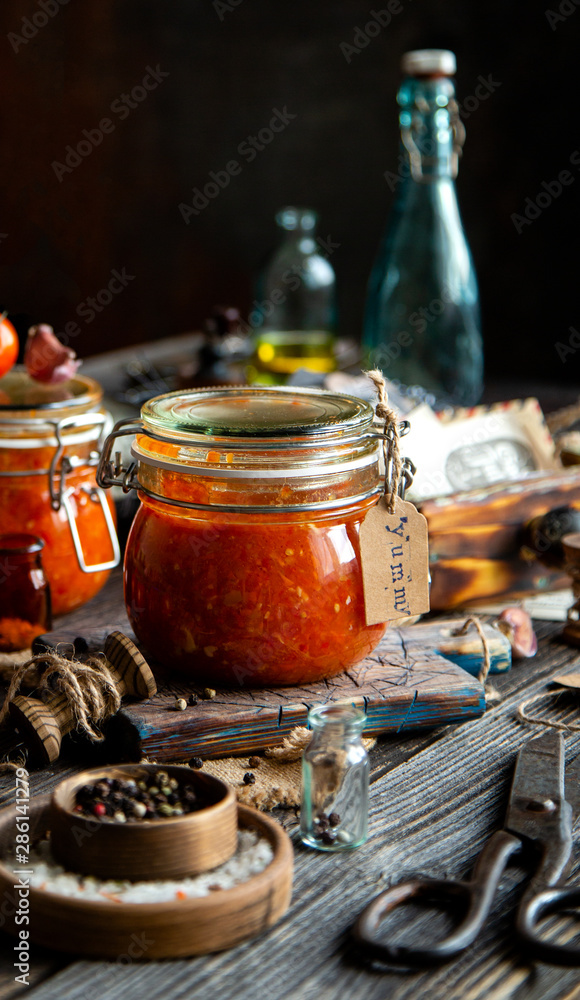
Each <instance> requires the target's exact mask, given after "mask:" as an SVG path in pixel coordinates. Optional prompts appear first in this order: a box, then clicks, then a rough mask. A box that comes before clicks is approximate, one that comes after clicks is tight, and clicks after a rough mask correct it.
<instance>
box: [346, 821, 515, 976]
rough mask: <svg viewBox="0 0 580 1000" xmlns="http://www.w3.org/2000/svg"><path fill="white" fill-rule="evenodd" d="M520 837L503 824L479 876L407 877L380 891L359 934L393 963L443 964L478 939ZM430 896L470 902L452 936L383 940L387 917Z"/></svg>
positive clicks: (371, 950) (372, 952) (373, 953)
mask: <svg viewBox="0 0 580 1000" xmlns="http://www.w3.org/2000/svg"><path fill="white" fill-rule="evenodd" d="M521 847H522V841H521V840H520V838H519V837H514V836H513V834H511V833H507V832H506V831H505V830H498V832H497V833H494V834H493V836H492V837H491V838H490V839H489V840H488V841H487V843H486V845H485V847H484V848H483V850H482V852H481V854H480V855H479V858H478V860H477V864H476V866H475V868H474V871H473V876H472V878H471V879H470V880H469V881H465V882H461V881H454V880H451V879H449V880H447V879H421V880H415V881H410V882H403V883H401V884H400V885H395V886H393V887H392V888H391V889H387V890H386V891H385V892H382V893H381V894H380V895H379V896H377V897H376V899H374V900H373V901H372V902H371V903H370V904H369V905H368V906H367V907H366V908H365V909H364V910H363V912H362V913H361V915H360V917H359V918H358V920H357V922H356V924H355V926H354V928H353V932H352V933H353V936H354V938H355V940H356V941H357V942H358V944H359V945H361V947H362V948H363V949H364V951H365V952H366V953H367V954H368V955H369V956H370V957H371V958H375V959H378V960H379V961H381V962H385V963H386V964H388V965H398V966H410V967H412V968H413V967H415V966H418V967H422V966H428V965H437V964H439V963H440V962H447V961H449V959H451V958H455V956H456V955H458V954H459V953H460V952H462V951H464V950H465V949H466V948H468V947H469V945H470V944H473V942H474V941H475V939H476V937H477V935H478V934H479V931H480V930H481V928H482V926H483V924H484V923H485V921H486V919H487V916H488V913H489V911H490V909H491V906H492V903H493V898H494V896H495V893H496V890H497V887H498V884H499V881H500V879H501V876H502V874H503V872H504V870H505V868H506V865H507V863H508V861H509V860H510V858H511V857H512V855H513V854H515V853H516V852H518V851H519V850H521ZM417 899H424V900H429V901H431V902H434V903H436V904H437V903H438V904H444V903H451V904H452V905H454V906H455V907H457V905H458V903H461V902H463V903H464V904H465V916H464V917H463V919H462V920H461V922H460V923H459V924H458V926H457V927H456V928H455V929H454V930H453V931H451V933H450V934H448V935H447V937H445V938H443V940H441V941H438V942H437V943H436V944H432V945H430V946H429V947H425V948H415V947H413V946H408V945H403V944H400V945H399V944H389V943H388V942H383V941H380V940H379V937H378V930H379V925H380V922H381V920H382V919H383V918H384V917H385V916H386V915H387V914H388V913H391V912H392V911H393V910H394V909H395V908H396V907H398V906H400V905H401V904H402V903H406V902H409V901H413V900H417Z"/></svg>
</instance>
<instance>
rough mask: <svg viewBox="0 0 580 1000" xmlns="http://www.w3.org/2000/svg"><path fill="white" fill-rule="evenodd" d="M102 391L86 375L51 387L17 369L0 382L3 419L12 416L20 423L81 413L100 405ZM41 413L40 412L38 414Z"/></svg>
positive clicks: (1, 416) (0, 412)
mask: <svg viewBox="0 0 580 1000" xmlns="http://www.w3.org/2000/svg"><path fill="white" fill-rule="evenodd" d="M102 395H103V393H102V389H101V387H100V385H99V383H98V382H95V380H94V379H92V378H89V377H88V376H87V375H79V374H76V375H73V377H72V378H71V379H69V380H68V382H59V383H58V385H50V384H48V383H46V382H38V381H37V380H36V379H33V378H31V377H30V375H29V374H28V372H27V371H26V369H25V368H24V366H23V365H16V366H15V367H14V368H12V369H11V370H10V371H9V372H8V373H7V374H6V375H4V377H3V378H0V418H1V419H6V418H8V417H9V416H10V415H11V414H12V413H14V416H15V417H17V418H18V419H19V420H22V419H26V418H29V419H33V418H35V417H42V416H43V414H46V416H47V418H48V419H50V420H52V419H54V417H55V415H56V414H57V413H58V415H61V416H62V415H64V414H65V413H67V414H69V413H79V412H84V411H85V410H88V409H91V408H92V407H94V406H96V405H97V404H99V403H100V402H101V398H102ZM38 411H40V412H38Z"/></svg>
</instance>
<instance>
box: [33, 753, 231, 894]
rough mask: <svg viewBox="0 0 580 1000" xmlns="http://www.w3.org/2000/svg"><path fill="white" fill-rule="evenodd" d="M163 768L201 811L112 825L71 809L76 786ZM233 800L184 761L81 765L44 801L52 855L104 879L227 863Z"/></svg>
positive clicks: (191, 871) (172, 874)
mask: <svg viewBox="0 0 580 1000" xmlns="http://www.w3.org/2000/svg"><path fill="white" fill-rule="evenodd" d="M161 770H162V771H165V773H166V774H167V775H169V777H170V778H175V779H176V780H177V781H178V782H179V784H180V785H181V786H183V785H192V786H193V788H194V791H195V793H196V795H198V796H199V798H200V799H202V800H203V801H205V802H207V806H206V808H205V809H200V810H199V811H197V812H192V813H186V814H185V815H184V816H175V817H173V818H167V819H153V820H138V821H137V822H132V823H116V822H115V821H113V820H100V819H95V818H94V817H92V816H84V815H82V814H80V813H75V812H73V811H72V810H73V807H74V805H75V797H76V793H77V791H78V789H79V788H81V787H82V786H83V785H88V784H90V785H92V784H95V783H96V782H97V781H100V780H101V779H102V778H118V779H121V780H123V781H126V780H127V779H128V778H133V779H134V780H135V781H139V780H140V779H142V778H144V777H146V776H149V775H150V774H153V773H157V772H159V771H161ZM237 815H238V814H237V800H236V796H235V793H234V791H233V789H232V788H230V786H229V785H226V783H225V782H224V781H221V780H220V779H219V778H215V777H213V776H212V775H210V774H204V773H203V772H200V771H192V770H191V768H189V767H179V766H168V767H160V766H159V765H157V764H123V765H119V766H116V767H101V768H94V769H92V770H90V771H82V772H81V773H80V774H75V775H74V776H73V777H72V778H67V779H65V781H62V782H61V783H60V784H59V785H58V787H57V788H56V790H55V792H54V794H53V796H52V800H51V805H50V829H51V831H52V833H51V843H52V853H53V856H54V858H55V860H56V861H58V862H59V863H60V864H62V865H63V866H64V867H65V868H66V869H68V870H69V871H75V872H80V873H81V874H83V875H95V876H96V877H97V878H103V879H109V878H111V879H119V880H123V879H129V880H130V881H132V882H141V881H146V880H150V879H178V878H187V876H188V875H197V874H199V872H204V871H209V870H210V869H211V868H216V867H217V866H218V865H221V864H223V863H224V861H227V860H228V858H231V856H232V854H234V852H235V850H236V846H237V829H238V822H237Z"/></svg>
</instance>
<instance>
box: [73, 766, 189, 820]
mask: <svg viewBox="0 0 580 1000" xmlns="http://www.w3.org/2000/svg"><path fill="white" fill-rule="evenodd" d="M205 805H207V803H206V802H204V801H202V800H200V799H199V798H198V796H197V794H196V792H195V789H194V788H193V786H192V785H189V784H184V785H180V783H179V782H178V781H177V780H176V779H175V778H170V777H169V775H168V774H167V772H166V771H156V772H154V773H152V774H146V775H144V776H143V777H142V778H140V779H138V780H137V779H133V778H128V779H126V780H121V779H120V778H101V779H100V781H97V782H95V784H92V785H83V787H82V788H79V790H78V791H77V794H76V799H75V806H74V812H78V813H81V814H82V815H83V816H91V817H92V816H96V817H97V818H98V819H103V820H106V819H110V820H114V821H115V822H117V823H134V822H136V821H138V820H143V819H166V818H169V817H173V816H183V815H185V813H191V812H196V810H198V809H203V808H204V806H205Z"/></svg>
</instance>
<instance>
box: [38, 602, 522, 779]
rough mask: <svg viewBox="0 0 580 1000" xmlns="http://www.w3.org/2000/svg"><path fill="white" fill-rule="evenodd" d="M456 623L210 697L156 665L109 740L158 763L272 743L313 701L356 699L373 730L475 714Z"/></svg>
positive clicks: (470, 649) (476, 695)
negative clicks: (287, 678)
mask: <svg viewBox="0 0 580 1000" xmlns="http://www.w3.org/2000/svg"><path fill="white" fill-rule="evenodd" d="M458 624H461V620H459V621H458V620H457V619H450V620H441V621H438V622H426V623H424V622H421V623H419V624H417V625H412V626H410V627H409V628H402V629H395V628H391V629H389V630H388V631H387V633H386V635H385V638H384V639H383V641H382V642H381V644H380V645H379V646H378V648H377V649H376V650H375V652H374V653H373V655H372V656H370V657H367V659H366V660H364V661H363V663H361V664H360V665H359V666H358V667H355V668H353V669H351V670H349V671H348V673H344V674H341V675H339V676H338V677H333V678H330V679H329V680H327V681H321V682H319V683H317V684H309V685H305V686H304V687H286V688H273V689H268V690H251V689H245V690H244V689H242V690H240V691H232V690H221V691H217V692H216V696H215V698H213V699H211V700H209V699H205V700H204V699H203V697H201V695H202V692H203V689H202V688H200V687H199V686H197V685H192V686H187V685H186V684H184V682H183V681H176V680H175V679H172V680H171V681H169V682H166V683H165V684H164V683H163V681H162V679H160V678H161V674H160V672H159V671H157V670H156V669H155V664H152V666H153V668H154V670H155V673H156V675H157V677H158V682H159V692H158V694H157V695H156V696H155V697H154V698H152V699H151V700H149V701H144V702H143V701H141V702H134V703H131V704H124V705H123V707H122V709H121V711H120V712H119V713H118V715H117V716H115V718H114V719H113V720H111V724H110V725H109V727H108V734H109V739H110V740H111V741H116V742H118V743H119V744H120V748H121V749H122V752H123V753H124V754H125V755H127V756H129V757H131V758H133V759H139V757H140V756H141V754H146V755H147V756H148V757H150V758H152V759H156V760H160V761H180V760H189V759H190V758H191V757H194V756H199V757H204V758H209V757H223V756H229V755H236V754H240V755H241V754H246V753H251V752H252V751H258V750H263V749H264V748H265V747H269V746H276V745H277V744H279V743H281V741H282V739H283V737H284V736H285V735H287V734H288V733H289V732H290V731H291V730H292V729H293V728H294V727H295V726H297V725H304V724H305V723H306V719H307V715H308V709H309V707H310V706H312V705H315V704H319V703H321V702H329V701H339V700H348V701H350V702H352V703H354V704H357V705H360V706H361V707H362V708H363V709H364V710H365V712H366V715H367V725H366V730H365V731H366V732H367V733H368V734H369V735H378V734H379V733H398V732H403V731H405V732H406V731H408V730H412V729H420V728H429V727H432V726H436V725H440V724H442V723H449V722H461V721H463V720H464V719H469V718H475V717H477V716H479V715H481V714H482V712H483V711H484V709H485V700H484V694H483V688H482V686H481V684H480V683H479V681H477V680H476V679H475V677H474V676H471V675H476V674H477V673H478V672H479V670H480V668H481V664H482V662H483V649H482V644H481V640H480V638H479V636H478V635H477V633H475V632H470V633H468V634H466V635H463V636H455V635H453V632H454V631H455V630H456V629H457V625H458ZM108 631H110V629H107V628H98V629H89V630H85V631H84V632H83V635H82V639H84V640H86V647H85V645H84V644H83V643H78V642H77V643H76V648H77V650H78V652H81V651H83V652H86V653H92V652H96V651H97V650H101V649H102V648H103V644H104V640H105V637H106V635H107V632H108ZM485 631H486V636H487V639H488V643H489V648H490V653H491V658H492V670H493V671H494V672H496V673H497V672H501V671H505V670H508V669H509V667H510V664H511V652H510V649H509V643H508V642H507V639H506V638H505V637H504V636H503V635H502V634H501V633H500V632H498V631H497V630H495V629H493V628H492V627H491V626H489V625H488V626H485ZM76 638H77V633H73V632H66V631H63V632H53V633H50V634H48V635H45V636H40V637H39V638H38V639H37V640H35V643H36V649H38V651H40V650H41V649H43V648H44V649H46V648H55V647H56V648H59V649H60V650H61V651H64V650H65V649H66V648H67V646H68V648H70V649H71V650H72V648H73V640H75V639H76ZM77 655H78V654H77ZM461 667H465V670H464V669H461ZM466 670H467V671H470V673H467V672H466ZM470 674H471V675H470ZM190 693H196V694H197V695H198V696H199V701H198V704H197V705H195V706H188V707H187V709H186V710H185V711H182V712H180V711H176V710H175V708H174V705H175V698H176V696H177V695H180V696H181V695H185V696H186V698H187V696H188V695H189V694H190Z"/></svg>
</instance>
